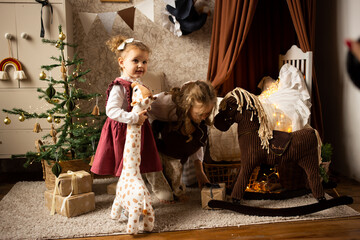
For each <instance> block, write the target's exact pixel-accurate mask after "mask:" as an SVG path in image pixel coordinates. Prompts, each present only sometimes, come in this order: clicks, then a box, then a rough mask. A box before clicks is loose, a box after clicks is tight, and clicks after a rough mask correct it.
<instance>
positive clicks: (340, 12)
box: [314, 0, 360, 181]
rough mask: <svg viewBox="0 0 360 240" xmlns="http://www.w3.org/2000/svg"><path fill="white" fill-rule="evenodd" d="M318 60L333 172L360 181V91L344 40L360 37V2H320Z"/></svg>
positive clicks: (325, 0)
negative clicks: (350, 69) (351, 73)
mask: <svg viewBox="0 0 360 240" xmlns="http://www.w3.org/2000/svg"><path fill="white" fill-rule="evenodd" d="M316 21H317V24H316V47H315V52H314V60H315V67H316V74H317V78H318V85H319V92H320V96H321V102H322V110H323V122H324V128H325V129H324V130H325V134H324V135H325V139H324V142H328V143H331V144H332V145H333V147H334V155H333V159H332V160H333V161H332V165H331V169H332V170H333V171H335V172H338V173H340V174H341V175H345V176H349V177H351V178H353V179H356V180H358V181H360V126H359V124H360V111H359V110H360V89H359V88H357V87H356V86H355V85H354V84H353V83H352V82H351V80H350V78H349V76H348V74H347V72H346V54H347V47H346V46H345V44H344V40H345V39H347V38H353V39H357V38H359V37H360V1H359V0H345V1H344V0H318V1H317V18H316Z"/></svg>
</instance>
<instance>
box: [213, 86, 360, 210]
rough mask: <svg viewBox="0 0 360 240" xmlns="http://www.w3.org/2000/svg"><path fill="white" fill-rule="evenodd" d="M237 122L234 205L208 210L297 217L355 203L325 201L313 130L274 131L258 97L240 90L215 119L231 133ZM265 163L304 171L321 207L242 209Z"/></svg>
mask: <svg viewBox="0 0 360 240" xmlns="http://www.w3.org/2000/svg"><path fill="white" fill-rule="evenodd" d="M235 122H236V123H238V141H239V147H240V152H241V169H240V172H239V174H238V177H237V180H236V182H235V184H234V186H233V189H232V193H231V198H232V199H233V202H232V203H231V202H225V201H218V200H211V201H210V202H209V203H208V206H209V207H212V208H224V209H229V210H233V211H237V212H240V213H244V214H249V215H260V216H296V215H303V214H308V213H312V212H317V211H321V210H324V209H327V208H330V207H334V206H337V205H343V204H351V203H352V202H353V199H352V198H351V197H347V196H343V197H338V198H334V199H330V200H326V199H325V197H324V195H325V194H324V189H323V186H322V183H321V177H320V174H319V159H318V148H317V145H318V142H317V137H316V134H315V130H314V129H312V128H304V129H302V130H298V131H295V132H292V133H286V132H279V131H271V130H270V129H269V127H268V124H267V116H266V114H265V112H264V109H263V108H262V104H261V102H260V101H259V99H258V97H257V96H255V95H253V94H251V93H249V92H247V91H246V90H244V89H241V88H236V89H234V90H233V91H231V92H229V93H228V94H227V95H226V96H225V97H224V99H223V100H222V101H221V103H220V106H219V113H218V114H217V115H216V116H215V119H214V125H215V127H216V128H218V129H219V130H221V131H226V130H228V129H229V128H230V126H231V125H232V124H233V123H235ZM275 135H280V136H281V138H282V139H285V141H280V143H279V141H278V139H279V138H277V137H276V138H275V137H274V138H273V136H275ZM262 163H265V164H269V165H275V164H278V165H279V169H281V168H283V169H286V168H289V167H292V166H294V165H298V166H299V167H301V168H302V169H303V170H304V171H305V173H306V175H307V181H308V184H309V187H310V189H311V191H312V194H313V196H314V198H316V199H317V200H318V203H315V204H312V205H306V206H301V207H295V208H282V209H269V208H256V207H250V206H245V205H241V204H240V200H241V199H242V198H243V196H244V192H245V188H246V186H247V184H248V181H249V178H250V175H251V173H252V171H253V170H254V168H255V167H256V166H259V165H260V164H262ZM280 179H281V175H280ZM280 182H281V181H280Z"/></svg>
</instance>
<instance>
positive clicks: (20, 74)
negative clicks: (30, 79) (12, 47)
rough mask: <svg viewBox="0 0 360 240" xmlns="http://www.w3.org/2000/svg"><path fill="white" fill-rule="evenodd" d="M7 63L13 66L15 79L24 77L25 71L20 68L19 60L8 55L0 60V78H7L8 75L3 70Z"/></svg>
mask: <svg viewBox="0 0 360 240" xmlns="http://www.w3.org/2000/svg"><path fill="white" fill-rule="evenodd" d="M8 65H12V66H14V68H15V72H14V79H17V80H18V79H19V80H21V79H26V75H25V72H24V71H23V70H22V66H21V63H20V62H19V60H17V59H16V58H12V57H8V58H4V59H3V60H2V61H1V62H0V80H7V79H9V75H8V74H7V72H6V71H5V69H6V67H7V66H8Z"/></svg>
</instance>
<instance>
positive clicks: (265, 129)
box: [219, 88, 273, 152]
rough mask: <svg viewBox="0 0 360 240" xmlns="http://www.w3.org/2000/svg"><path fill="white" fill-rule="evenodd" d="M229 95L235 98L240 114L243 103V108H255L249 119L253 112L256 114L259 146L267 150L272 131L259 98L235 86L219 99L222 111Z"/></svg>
mask: <svg viewBox="0 0 360 240" xmlns="http://www.w3.org/2000/svg"><path fill="white" fill-rule="evenodd" d="M230 97H233V98H234V99H235V100H236V104H237V106H238V107H237V111H239V112H240V114H242V111H243V107H244V106H245V103H246V108H245V110H252V109H255V111H251V118H250V121H252V120H253V116H254V114H255V115H257V117H258V120H259V124H260V127H259V130H258V134H259V137H260V140H261V146H262V148H263V149H266V150H267V151H268V152H269V140H270V139H272V137H273V133H272V130H271V129H270V128H269V125H268V118H267V115H266V113H265V111H264V108H263V106H262V104H261V102H260V100H259V98H258V97H257V96H256V95H254V94H252V93H250V92H248V91H246V90H245V89H242V88H235V89H234V90H232V91H231V92H229V93H227V94H226V96H225V97H224V99H223V101H221V103H220V105H219V109H220V110H222V111H224V110H225V109H226V107H227V103H228V101H229V100H230Z"/></svg>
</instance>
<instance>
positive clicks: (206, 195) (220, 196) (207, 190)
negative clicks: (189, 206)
mask: <svg viewBox="0 0 360 240" xmlns="http://www.w3.org/2000/svg"><path fill="white" fill-rule="evenodd" d="M218 185H219V186H220V187H215V186H213V187H203V189H202V190H201V205H202V208H203V209H214V208H210V207H209V206H208V202H209V201H210V200H222V201H224V200H225V196H226V189H225V183H219V184H218Z"/></svg>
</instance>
